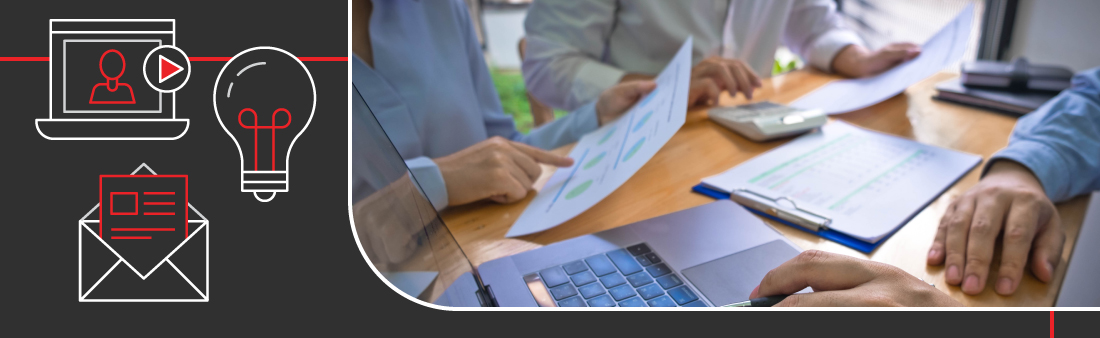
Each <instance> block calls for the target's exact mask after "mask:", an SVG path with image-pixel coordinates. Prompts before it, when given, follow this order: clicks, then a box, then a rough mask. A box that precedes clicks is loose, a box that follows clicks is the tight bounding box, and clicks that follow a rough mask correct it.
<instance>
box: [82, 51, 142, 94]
mask: <svg viewBox="0 0 1100 338" xmlns="http://www.w3.org/2000/svg"><path fill="white" fill-rule="evenodd" d="M111 53H115V54H118V58H119V59H121V60H122V69H121V70H119V71H118V75H117V76H114V77H111V76H107V73H106V72H104V71H103V59H104V58H106V57H107V54H111ZM125 72H126V58H125V57H123V56H122V53H121V52H119V51H118V50H117V49H108V50H107V51H106V52H103V55H102V56H100V57H99V73H100V74H102V75H103V78H105V79H107V82H104V83H97V84H95V86H93V87H92V97H91V98H89V99H88V103H89V104H134V103H137V101H135V100H134V89H133V88H131V87H130V85H129V84H126V83H119V82H118V79H119V78H120V77H122V74H123V73H125ZM119 88H125V89H126V90H122V91H119V90H118V89H119ZM127 94H129V95H127Z"/></svg>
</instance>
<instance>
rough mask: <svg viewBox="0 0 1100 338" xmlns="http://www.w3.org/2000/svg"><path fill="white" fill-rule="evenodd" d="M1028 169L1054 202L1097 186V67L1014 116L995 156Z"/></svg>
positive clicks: (1099, 170) (1099, 161)
mask: <svg viewBox="0 0 1100 338" xmlns="http://www.w3.org/2000/svg"><path fill="white" fill-rule="evenodd" d="M1002 159H1007V160H1012V161H1015V162H1018V163H1020V164H1022V165H1023V166H1025V167H1027V168H1028V169H1030V170H1031V172H1032V173H1033V174H1035V177H1036V178H1038V179H1039V181H1040V182H1041V183H1042V184H1043V190H1045V191H1046V193H1047V197H1049V198H1050V199H1051V200H1053V201H1055V202H1060V201H1065V200H1068V199H1070V198H1073V197H1074V196H1077V195H1080V194H1084V193H1087V192H1090V191H1093V190H1100V68H1094V69H1091V70H1088V71H1085V72H1082V73H1081V74H1079V75H1077V76H1076V77H1075V78H1074V81H1073V87H1072V88H1070V89H1067V90H1065V91H1063V92H1062V93H1061V94H1059V95H1058V96H1057V97H1055V98H1054V99H1051V100H1050V101H1049V102H1047V103H1046V104H1044V105H1043V106H1042V107H1039V109H1037V110H1035V111H1034V112H1032V113H1030V114H1028V115H1027V116H1024V117H1023V118H1020V121H1019V122H1017V123H1016V127H1015V129H1013V131H1012V137H1011V139H1010V140H1009V144H1008V147H1005V149H1002V150H1001V151H999V152H997V154H995V155H994V156H993V157H992V158H991V159H990V160H989V162H988V163H987V164H986V167H985V170H988V169H989V166H990V165H992V163H994V162H996V161H997V160H1002Z"/></svg>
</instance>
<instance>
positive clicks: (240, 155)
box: [188, 38, 351, 202]
mask: <svg viewBox="0 0 1100 338" xmlns="http://www.w3.org/2000/svg"><path fill="white" fill-rule="evenodd" d="M349 41H350V38H349ZM349 46H350V45H349ZM259 49H269V50H274V51H278V52H282V53H283V54H286V55H287V56H290V58H292V59H294V61H296V62H298V65H299V66H302V70H305V71H306V76H307V77H309V87H310V89H313V105H312V107H310V108H309V119H306V125H305V126H302V130H301V131H299V132H298V134H297V135H294V139H293V140H291V141H290V146H289V147H287V148H286V159H285V160H284V163H286V188H284V189H285V190H284V191H289V190H290V151H291V150H293V149H294V143H295V142H298V138H299V137H301V136H302V134H304V133H305V132H306V129H309V123H310V122H313V114H314V113H316V110H317V84H316V83H315V82H313V74H311V73H310V72H309V68H307V67H306V64H305V63H302V60H300V59H298V57H297V56H294V54H290V52H288V51H285V50H283V49H281V48H277V47H271V46H259V47H252V48H249V49H245V50H243V51H241V52H240V53H237V55H233V57H232V58H230V59H229V61H226V62H225V65H223V66H222V69H221V70H219V71H218V77H217V78H215V79H214V92H213V94H211V101H210V104H211V105H213V106H214V116H216V117H218V125H220V126H222V130H223V131H225V133H226V134H227V135H229V138H230V139H232V140H233V144H235V145H237V157H238V158H240V159H241V168H244V153H243V152H242V151H241V144H240V143H239V142H237V138H236V137H233V134H232V133H230V132H229V129H228V128H226V127H225V123H223V122H222V117H221V114H220V113H218V83H219V82H221V80H222V73H225V68H226V67H229V64H230V63H233V60H236V59H237V57H240V56H241V55H244V54H245V53H248V52H251V51H254V50H259ZM349 64H350V63H349ZM188 74H190V73H188ZM348 76H349V80H348V81H349V83H350V81H351V80H350V76H351V75H350V74H349V75H348ZM348 88H351V87H348ZM349 102H350V101H349ZM349 116H350V115H349ZM349 135H350V134H349ZM271 169H272V170H274V169H275V168H271ZM241 192H254V191H252V190H248V189H245V188H244V172H243V171H241ZM256 198H257V199H259V197H256ZM271 198H272V199H274V198H275V195H271ZM349 199H350V198H349ZM268 201H270V199H269V200H268ZM260 202H267V201H263V200H260Z"/></svg>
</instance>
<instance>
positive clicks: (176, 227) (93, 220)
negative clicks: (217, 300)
mask: <svg viewBox="0 0 1100 338" xmlns="http://www.w3.org/2000/svg"><path fill="white" fill-rule="evenodd" d="M186 182H187V177H186V176H184V175H157V174H156V173H155V172H153V170H152V169H150V168H149V166H147V165H145V164H144V163H143V164H142V165H141V166H139V167H138V169H136V170H134V172H133V173H131V174H130V175H102V176H100V196H101V198H100V203H99V204H97V205H96V206H95V207H93V208H92V209H91V210H89V211H88V213H87V214H85V215H84V217H82V218H81V219H80V221H79V222H78V227H77V229H78V232H79V235H78V236H79V239H80V241H79V250H78V257H77V262H78V264H77V265H78V269H79V274H78V282H77V283H78V288H79V294H78V296H79V298H78V299H79V301H80V302H208V301H210V292H209V290H210V278H209V275H210V274H209V273H210V249H209V248H210V229H209V226H210V222H209V221H208V220H207V219H206V217H204V216H203V215H202V213H200V212H199V211H198V209H195V206H194V205H192V204H191V203H190V202H188V201H187V199H186V196H187V192H186V191H187V187H186V184H187V183H186ZM176 188H179V189H176ZM166 224H167V225H166Z"/></svg>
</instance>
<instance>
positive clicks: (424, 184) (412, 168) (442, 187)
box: [405, 156, 448, 210]
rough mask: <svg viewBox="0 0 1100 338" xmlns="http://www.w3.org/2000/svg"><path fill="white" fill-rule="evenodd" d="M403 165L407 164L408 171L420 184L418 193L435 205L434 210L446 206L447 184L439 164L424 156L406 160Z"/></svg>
mask: <svg viewBox="0 0 1100 338" xmlns="http://www.w3.org/2000/svg"><path fill="white" fill-rule="evenodd" d="M405 165H407V166H409V172H411V173H412V177H413V179H414V180H415V181H416V183H417V185H419V186H420V193H421V194H423V195H424V197H427V198H428V201H431V202H432V207H435V210H443V208H446V207H447V204H448V200H447V198H448V197H447V184H446V183H445V182H444V181H443V173H442V172H440V171H439V166H437V165H436V164H435V162H434V161H432V159H430V158H427V157H424V156H421V157H417V158H414V159H411V160H406V161H405Z"/></svg>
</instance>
